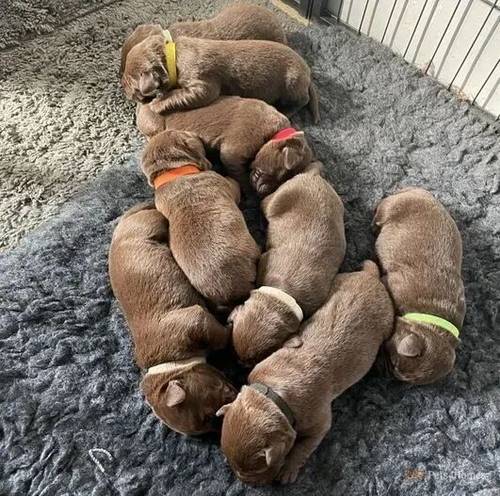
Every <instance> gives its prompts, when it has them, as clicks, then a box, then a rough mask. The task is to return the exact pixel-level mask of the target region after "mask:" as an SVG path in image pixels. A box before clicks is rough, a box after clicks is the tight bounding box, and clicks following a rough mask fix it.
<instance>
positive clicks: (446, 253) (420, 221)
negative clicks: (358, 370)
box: [374, 188, 465, 384]
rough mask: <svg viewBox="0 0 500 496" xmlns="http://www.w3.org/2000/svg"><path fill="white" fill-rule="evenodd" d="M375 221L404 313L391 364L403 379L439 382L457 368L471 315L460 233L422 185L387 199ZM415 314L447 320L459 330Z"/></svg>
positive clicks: (389, 349) (390, 284) (390, 346)
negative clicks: (466, 317)
mask: <svg viewBox="0 0 500 496" xmlns="http://www.w3.org/2000/svg"><path fill="white" fill-rule="evenodd" d="M374 224H375V226H376V227H377V228H379V229H380V232H379V234H378V238H377V242H376V245H375V247H376V252H377V256H378V259H379V262H380V266H381V268H382V272H383V274H384V276H385V277H384V281H385V283H386V286H387V289H388V290H389V293H390V294H391V296H392V298H393V300H394V304H395V307H396V313H397V315H398V317H397V319H396V327H395V331H394V334H393V336H392V338H391V339H390V340H389V341H388V342H387V343H386V345H385V351H386V353H387V356H386V358H387V359H388V360H387V365H388V367H389V369H390V370H391V371H392V372H393V374H394V375H395V376H396V377H397V378H398V379H400V380H402V381H408V382H412V383H415V384H428V383H431V382H434V381H437V380H438V379H441V378H442V377H444V376H446V375H447V374H449V373H450V372H451V370H452V369H453V365H454V363H455V348H456V346H457V344H458V342H459V341H458V329H460V327H461V326H462V323H463V320H464V315H465V297H464V285H463V282H462V277H461V270H462V239H461V237H460V232H459V231H458V228H457V226H456V224H455V222H454V221H453V219H452V218H451V216H450V214H449V213H448V212H447V211H446V209H445V208H444V207H443V205H441V203H440V202H439V201H437V200H436V199H435V198H434V197H433V196H432V195H431V194H430V193H429V192H427V191H425V190H423V189H420V188H410V189H406V190H403V191H401V192H400V193H397V194H395V195H392V196H389V197H388V198H385V199H384V200H382V202H381V203H380V204H379V206H378V208H377V212H376V214H375V219H374ZM412 313H420V314H430V315H432V316H435V317H440V318H441V319H446V321H448V322H449V323H451V324H453V326H455V327H456V328H457V330H456V331H455V330H454V329H451V331H450V330H447V329H446V328H445V327H449V325H448V324H447V323H446V322H444V323H442V322H441V321H439V322H441V325H436V324H435V323H434V324H432V323H425V322H422V316H419V315H417V316H412V315H411V314H412ZM414 318H416V319H417V320H416V321H415V320H414ZM423 319H426V317H423ZM443 326H444V327H443ZM454 333H455V334H456V336H455V335H454Z"/></svg>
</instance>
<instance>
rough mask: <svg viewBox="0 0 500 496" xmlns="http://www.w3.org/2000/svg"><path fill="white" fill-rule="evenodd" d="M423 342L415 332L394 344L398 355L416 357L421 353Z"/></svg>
mask: <svg viewBox="0 0 500 496" xmlns="http://www.w3.org/2000/svg"><path fill="white" fill-rule="evenodd" d="M423 348H424V344H423V342H422V340H421V339H420V338H419V337H418V336H417V335H416V334H413V333H412V334H408V335H407V336H405V337H404V338H403V339H402V340H401V341H400V342H399V343H398V344H397V346H396V351H397V352H398V354H399V355H401V356H405V357H416V356H418V355H421V354H422V351H423Z"/></svg>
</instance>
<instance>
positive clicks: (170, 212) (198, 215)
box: [141, 130, 260, 306]
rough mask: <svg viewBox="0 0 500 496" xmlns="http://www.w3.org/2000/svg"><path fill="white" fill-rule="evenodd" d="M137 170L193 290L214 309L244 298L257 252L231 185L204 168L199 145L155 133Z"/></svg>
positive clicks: (182, 135)
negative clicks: (151, 188) (149, 190)
mask: <svg viewBox="0 0 500 496" xmlns="http://www.w3.org/2000/svg"><path fill="white" fill-rule="evenodd" d="M141 166H142V170H143V172H144V173H145V174H146V176H147V178H148V180H149V183H150V184H151V185H153V186H154V187H155V205H156V208H157V209H158V210H159V211H160V212H161V213H162V214H163V215H164V216H165V217H166V218H167V219H168V221H169V233H170V249H171V250H172V254H173V255H174V258H175V260H176V261H177V263H178V264H179V266H180V267H181V269H182V270H183V271H184V273H185V274H186V276H187V278H188V279H189V281H190V282H191V284H192V285H193V286H194V287H195V289H196V290H197V291H199V292H200V293H201V294H202V295H203V296H204V297H205V298H207V299H208V300H210V301H211V302H213V303H214V304H215V305H217V306H227V305H232V304H234V303H236V302H240V301H242V300H243V299H245V298H247V297H248V294H249V293H250V291H251V290H252V289H253V288H254V284H255V278H256V272H257V260H258V258H259V255H260V249H259V247H258V246H257V244H256V242H255V241H254V239H253V238H252V236H251V234H250V232H249V231H248V228H247V225H246V223H245V219H244V218H243V214H242V212H241V210H240V209H239V208H238V205H237V204H238V202H239V199H240V189H239V186H238V184H237V183H236V181H234V180H233V179H230V178H226V177H223V176H221V175H220V174H217V173H215V172H214V171H211V170H209V169H211V164H210V162H209V161H208V159H207V158H206V155H205V149H204V147H203V143H202V142H201V141H200V140H199V139H198V138H197V137H196V136H194V135H193V134H191V133H187V132H183V131H171V130H167V131H163V132H162V133H160V134H158V135H156V136H155V137H154V138H153V139H152V140H151V141H150V142H149V143H148V145H147V146H146V148H145V149H144V153H143V156H142V162H141Z"/></svg>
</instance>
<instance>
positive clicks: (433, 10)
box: [411, 0, 439, 64]
mask: <svg viewBox="0 0 500 496" xmlns="http://www.w3.org/2000/svg"><path fill="white" fill-rule="evenodd" d="M438 4H439V0H434V4H433V5H432V9H431V13H430V14H429V17H428V18H427V22H426V23H425V26H424V29H423V30H422V36H420V40H418V43H417V46H416V48H415V52H414V53H413V58H412V59H411V63H412V64H414V63H415V61H416V60H417V56H418V52H419V51H420V47H421V46H422V42H423V41H424V38H425V36H426V34H427V30H428V29H429V25H430V24H431V22H432V19H434V14H435V13H436V8H437V6H438Z"/></svg>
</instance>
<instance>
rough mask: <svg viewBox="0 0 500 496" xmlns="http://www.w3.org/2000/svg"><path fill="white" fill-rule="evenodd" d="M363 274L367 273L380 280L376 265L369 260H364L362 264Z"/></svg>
mask: <svg viewBox="0 0 500 496" xmlns="http://www.w3.org/2000/svg"><path fill="white" fill-rule="evenodd" d="M363 272H367V273H368V274H370V275H371V276H373V277H376V278H377V279H379V278H380V271H379V269H378V265H377V264H376V263H375V262H372V261H371V260H365V261H364V262H363Z"/></svg>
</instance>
